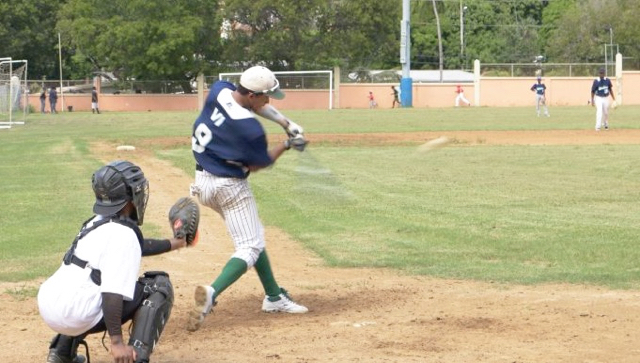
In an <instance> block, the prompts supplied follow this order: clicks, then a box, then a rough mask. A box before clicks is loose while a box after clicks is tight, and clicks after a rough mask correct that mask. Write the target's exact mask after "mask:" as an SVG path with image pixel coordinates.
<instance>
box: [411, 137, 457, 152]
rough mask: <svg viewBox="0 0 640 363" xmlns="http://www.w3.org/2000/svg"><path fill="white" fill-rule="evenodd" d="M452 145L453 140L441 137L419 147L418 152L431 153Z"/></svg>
mask: <svg viewBox="0 0 640 363" xmlns="http://www.w3.org/2000/svg"><path fill="white" fill-rule="evenodd" d="M450 143H451V139H449V138H448V137H446V136H440V137H438V138H435V139H433V140H429V141H427V142H425V143H424V144H422V145H420V146H418V150H417V151H418V152H425V151H430V150H435V149H439V148H442V147H445V146H447V145H449V144H450Z"/></svg>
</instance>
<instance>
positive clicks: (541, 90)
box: [531, 77, 550, 117]
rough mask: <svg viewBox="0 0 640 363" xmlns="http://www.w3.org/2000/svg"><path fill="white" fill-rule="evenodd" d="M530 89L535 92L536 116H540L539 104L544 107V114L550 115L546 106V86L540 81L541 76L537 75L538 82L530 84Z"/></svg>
mask: <svg viewBox="0 0 640 363" xmlns="http://www.w3.org/2000/svg"><path fill="white" fill-rule="evenodd" d="M531 91H533V92H535V94H536V113H537V114H538V117H540V105H542V106H543V107H544V115H545V116H547V117H550V115H549V109H548V108H547V97H546V93H547V86H546V85H545V84H544V83H542V78H541V77H538V82H536V83H534V84H533V86H531Z"/></svg>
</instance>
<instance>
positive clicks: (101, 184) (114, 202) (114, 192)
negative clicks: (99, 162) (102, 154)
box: [92, 161, 149, 226]
mask: <svg viewBox="0 0 640 363" xmlns="http://www.w3.org/2000/svg"><path fill="white" fill-rule="evenodd" d="M92 186H93V192H94V193H95V195H96V202H95V204H94V205H93V212H94V213H96V214H100V215H104V216H110V215H114V214H117V213H118V212H120V211H121V210H122V208H124V206H125V205H126V204H127V202H129V201H131V202H132V203H133V206H134V207H135V208H136V213H135V214H133V215H132V216H131V217H132V218H133V219H135V221H136V222H137V223H138V225H139V226H141V225H142V222H143V218H144V211H145V209H146V208H147V201H148V200H149V182H148V181H147V179H146V178H145V177H144V173H143V172H142V169H140V167H138V166H136V165H134V164H132V163H131V162H129V161H114V162H111V163H110V164H108V165H106V166H103V167H102V168H100V169H98V171H96V172H95V173H94V174H93V177H92Z"/></svg>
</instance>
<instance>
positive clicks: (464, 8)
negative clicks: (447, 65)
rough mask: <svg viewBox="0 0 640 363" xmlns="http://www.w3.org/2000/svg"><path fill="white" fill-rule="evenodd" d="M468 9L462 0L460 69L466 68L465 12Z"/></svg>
mask: <svg viewBox="0 0 640 363" xmlns="http://www.w3.org/2000/svg"><path fill="white" fill-rule="evenodd" d="M465 11H467V7H466V6H462V0H460V69H462V70H464V64H465V61H464V13H465Z"/></svg>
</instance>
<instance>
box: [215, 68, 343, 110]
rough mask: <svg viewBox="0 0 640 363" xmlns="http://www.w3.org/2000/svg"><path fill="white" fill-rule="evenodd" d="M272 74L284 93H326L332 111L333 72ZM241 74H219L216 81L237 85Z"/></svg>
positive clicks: (284, 72) (285, 72)
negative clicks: (298, 91)
mask: <svg viewBox="0 0 640 363" xmlns="http://www.w3.org/2000/svg"><path fill="white" fill-rule="evenodd" d="M273 73H274V74H275V75H276V77H278V82H280V88H281V89H283V90H284V91H286V90H300V91H305V90H309V91H318V90H321V91H326V92H327V104H328V105H329V109H330V110H331V109H333V71H289V72H287V71H283V72H273ZM241 74H242V73H241V72H240V73H220V74H219V75H218V79H219V80H225V81H229V82H231V83H234V84H238V83H239V82H240V75H241Z"/></svg>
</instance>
